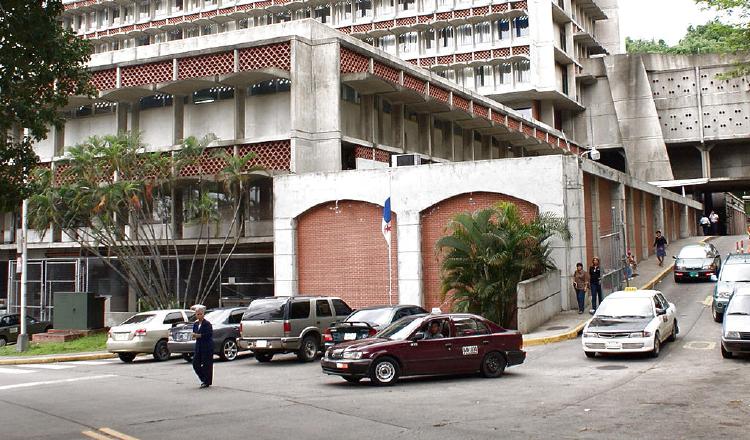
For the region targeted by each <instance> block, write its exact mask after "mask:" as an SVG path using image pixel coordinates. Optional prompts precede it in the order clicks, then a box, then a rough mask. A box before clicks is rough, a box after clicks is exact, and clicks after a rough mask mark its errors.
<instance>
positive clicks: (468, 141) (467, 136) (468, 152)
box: [461, 128, 474, 160]
mask: <svg viewBox="0 0 750 440" xmlns="http://www.w3.org/2000/svg"><path fill="white" fill-rule="evenodd" d="M461 139H462V141H463V142H462V148H461V150H462V158H461V160H474V132H473V131H472V130H471V129H470V128H464V129H462V132H461Z"/></svg>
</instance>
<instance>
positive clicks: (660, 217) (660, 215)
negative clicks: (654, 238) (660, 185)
mask: <svg viewBox="0 0 750 440" xmlns="http://www.w3.org/2000/svg"><path fill="white" fill-rule="evenodd" d="M653 222H654V231H661V232H662V234H664V232H665V231H664V199H663V198H662V197H661V196H656V197H654V219H653ZM665 235H666V234H665Z"/></svg>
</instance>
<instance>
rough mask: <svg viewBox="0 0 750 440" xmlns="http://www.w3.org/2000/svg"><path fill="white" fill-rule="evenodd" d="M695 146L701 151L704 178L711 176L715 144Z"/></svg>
mask: <svg viewBox="0 0 750 440" xmlns="http://www.w3.org/2000/svg"><path fill="white" fill-rule="evenodd" d="M695 148H697V149H698V151H700V153H701V174H702V177H703V178H704V179H710V178H711V150H712V149H713V148H714V146H713V145H706V144H700V145H698V146H696V147H695Z"/></svg>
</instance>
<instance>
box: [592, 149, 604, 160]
mask: <svg viewBox="0 0 750 440" xmlns="http://www.w3.org/2000/svg"><path fill="white" fill-rule="evenodd" d="M589 157H590V158H591V160H599V159H601V158H602V153H600V152H599V150H597V149H596V148H592V149H591V151H589Z"/></svg>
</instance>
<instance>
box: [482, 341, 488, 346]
mask: <svg viewBox="0 0 750 440" xmlns="http://www.w3.org/2000/svg"><path fill="white" fill-rule="evenodd" d="M489 343H490V341H482V345H489Z"/></svg>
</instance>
